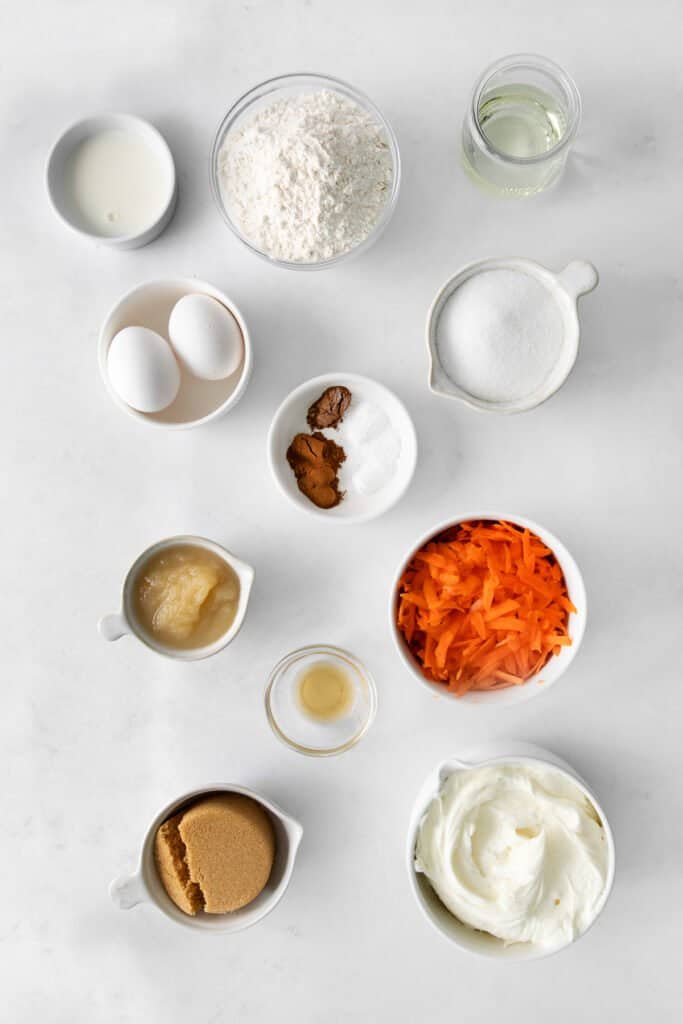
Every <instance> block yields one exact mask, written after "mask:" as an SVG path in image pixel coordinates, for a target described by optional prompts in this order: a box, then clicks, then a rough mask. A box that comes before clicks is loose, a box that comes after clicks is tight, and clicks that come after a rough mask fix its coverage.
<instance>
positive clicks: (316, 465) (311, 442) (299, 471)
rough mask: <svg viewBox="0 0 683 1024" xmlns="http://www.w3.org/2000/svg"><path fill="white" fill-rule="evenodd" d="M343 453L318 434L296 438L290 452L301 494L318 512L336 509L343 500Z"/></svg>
mask: <svg viewBox="0 0 683 1024" xmlns="http://www.w3.org/2000/svg"><path fill="white" fill-rule="evenodd" d="M345 459H346V454H345V452H344V449H343V448H342V447H341V446H340V445H338V444H335V442H334V441H330V440H328V438H326V437H325V436H324V435H323V434H321V433H320V432H319V431H316V432H315V433H313V434H297V435H296V437H295V438H294V440H293V441H292V443H291V444H290V446H289V448H288V449H287V462H288V463H289V465H290V466H291V468H292V470H293V472H294V475H295V477H296V482H297V484H298V487H299V490H300V491H301V493H302V494H305V495H306V497H307V498H308V499H309V501H312V502H313V504H314V505H317V506H318V508H334V506H335V505H338V504H339V502H340V501H341V500H342V498H343V497H344V493H343V491H341V490H340V489H339V467H340V466H341V464H342V462H344V460H345Z"/></svg>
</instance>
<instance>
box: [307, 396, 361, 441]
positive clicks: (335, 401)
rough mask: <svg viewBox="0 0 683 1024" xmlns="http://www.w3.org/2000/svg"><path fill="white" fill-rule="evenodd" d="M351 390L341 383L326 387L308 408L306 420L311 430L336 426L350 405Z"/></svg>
mask: <svg viewBox="0 0 683 1024" xmlns="http://www.w3.org/2000/svg"><path fill="white" fill-rule="evenodd" d="M351 397H352V396H351V392H350V391H349V389H348V388H345V387H342V386H341V385H338V386H335V387H331V388H327V390H326V391H323V393H322V395H321V396H320V398H319V399H318V400H317V401H316V402H314V403H313V405H312V406H311V407H310V409H309V410H308V415H307V416H306V422H307V423H308V425H309V427H310V428H311V430H321V429H324V428H325V427H337V426H339V424H340V423H341V421H342V420H343V419H344V413H345V412H346V410H347V409H348V407H349V406H350V405H351Z"/></svg>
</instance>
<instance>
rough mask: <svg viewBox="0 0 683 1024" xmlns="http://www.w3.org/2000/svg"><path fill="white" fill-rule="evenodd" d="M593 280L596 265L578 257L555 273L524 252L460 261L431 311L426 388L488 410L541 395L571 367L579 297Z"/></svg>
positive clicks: (528, 404) (531, 404)
mask: <svg viewBox="0 0 683 1024" xmlns="http://www.w3.org/2000/svg"><path fill="white" fill-rule="evenodd" d="M597 284H598V272H597V270H596V269H595V267H594V266H593V265H592V264H591V263H586V262H584V261H581V260H577V261H575V262H572V263H570V264H569V265H568V266H567V267H565V269H564V270H563V271H561V272H560V273H559V274H554V273H552V271H550V270H547V269H546V268H545V267H542V266H541V265H540V264H539V263H534V262H533V261H532V260H526V259H489V260H481V261H479V262H477V263H470V264H468V265H467V266H465V267H463V268H462V270H460V271H459V272H458V273H457V274H455V275H454V276H453V277H451V278H450V279H449V280H448V281H447V282H446V284H445V285H444V286H443V287H442V288H441V290H440V291H439V293H438V295H437V296H436V298H435V299H434V302H433V303H432V306H431V309H430V311H429V316H428V319H427V344H428V347H429V356H430V369H429V387H430V388H431V390H432V391H433V392H434V393H435V394H437V395H442V396H443V397H445V398H459V399H460V401H462V402H465V404H466V405H469V406H472V407H473V408H475V409H482V410H485V411H488V412H503V413H514V412H524V411H526V410H528V409H533V408H535V407H536V406H537V405H540V404H541V403H542V402H545V401H546V400H547V399H548V398H550V397H551V395H554V394H555V392H556V391H557V390H559V388H560V387H562V385H563V384H564V382H565V381H566V379H567V377H568V376H569V374H570V373H571V370H572V367H573V366H574V363H575V361H576V357H577V355H578V351H579V336H580V328H579V316H578V308H577V303H578V299H579V297H580V296H581V295H585V294H586V293H587V292H590V291H592V290H593V289H594V288H595V287H596V286H597Z"/></svg>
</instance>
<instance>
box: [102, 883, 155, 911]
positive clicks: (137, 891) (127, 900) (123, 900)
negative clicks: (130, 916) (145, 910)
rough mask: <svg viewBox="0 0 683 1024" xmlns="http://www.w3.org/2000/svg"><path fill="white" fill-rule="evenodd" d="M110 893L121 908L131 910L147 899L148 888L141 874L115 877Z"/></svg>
mask: <svg viewBox="0 0 683 1024" xmlns="http://www.w3.org/2000/svg"><path fill="white" fill-rule="evenodd" d="M109 895H110V896H111V898H112V900H113V901H114V903H115V904H116V906H117V907H118V908H119V910H130V908H131V907H136V906H137V905H138V903H144V902H145V901H146V900H147V890H146V889H145V886H144V883H143V881H142V878H141V876H140V875H139V874H138V875H122V876H121V877H120V878H115V879H114V881H113V882H112V883H111V885H110V886H109Z"/></svg>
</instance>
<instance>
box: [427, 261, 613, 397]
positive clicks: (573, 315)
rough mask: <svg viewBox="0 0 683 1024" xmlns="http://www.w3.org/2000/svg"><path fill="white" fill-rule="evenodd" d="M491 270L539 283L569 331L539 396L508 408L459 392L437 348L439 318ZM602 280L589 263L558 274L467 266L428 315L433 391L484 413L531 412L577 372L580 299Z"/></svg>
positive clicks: (519, 266) (534, 267) (515, 265)
mask: <svg viewBox="0 0 683 1024" xmlns="http://www.w3.org/2000/svg"><path fill="white" fill-rule="evenodd" d="M490 270H514V271H517V272H518V273H524V274H528V275H530V276H531V277H533V278H535V279H536V280H537V281H538V282H539V283H540V284H541V285H543V287H544V288H545V289H546V290H547V291H548V293H549V294H550V295H551V296H552V298H553V300H554V301H555V303H556V305H557V308H558V311H559V313H560V316H561V318H562V323H563V325H564V338H563V344H562V350H561V352H560V356H559V358H558V361H557V363H556V364H555V368H554V370H553V372H552V373H551V374H550V376H549V377H548V379H547V380H546V381H545V382H544V383H543V386H542V387H541V388H540V389H539V390H537V391H535V392H533V393H531V394H529V395H526V396H524V397H523V398H520V399H515V400H513V401H509V402H489V401H485V400H484V399H482V398H478V397H476V396H475V395H471V394H469V392H467V391H465V390H463V389H462V388H461V387H459V385H458V383H457V381H454V380H453V379H452V378H451V377H449V376H448V374H447V373H446V371H445V370H444V368H443V366H442V365H441V359H440V357H439V347H438V344H437V337H436V335H437V325H438V322H439V317H440V316H441V312H442V310H443V308H444V306H445V304H446V302H447V301H448V299H449V298H450V297H451V295H452V294H453V292H454V291H455V290H456V289H457V288H459V287H460V285H462V284H464V283H465V281H467V280H469V279H470V278H472V277H474V276H475V275H477V274H481V273H484V272H485V271H490ZM598 280H599V278H598V272H597V270H596V269H595V267H594V266H593V265H592V263H586V262H585V261H583V260H576V261H574V262H573V263H569V264H568V265H567V266H566V267H565V268H564V270H562V271H561V272H560V273H559V274H554V273H553V272H552V271H551V270H547V269H546V268H545V267H543V266H541V264H540V263H534V261H533V260H525V259H509V260H506V259H490V260H479V261H478V262H476V263H468V264H467V265H466V266H464V267H463V268H462V269H461V270H459V271H458V273H457V274H454V275H453V276H452V277H450V278H449V279H448V280H447V281H446V283H445V284H444V285H443V286H442V288H441V289H440V290H439V292H438V293H437V296H436V298H435V299H434V301H433V302H432V305H431V307H430V310H429V313H428V315H427V348H428V351H429V387H430V389H431V390H432V391H433V392H434V394H435V395H441V396H442V397H443V398H458V399H459V400H460V401H461V402H464V403H465V405H469V406H471V407H472V408H473V409H480V410H483V411H485V412H502V413H515V412H526V411H528V410H529V409H534V408H535V407H536V406H537V405H541V404H542V403H543V402H545V401H547V400H548V399H549V398H550V397H551V396H552V395H554V394H555V392H556V391H558V390H559V389H560V388H561V387H562V385H563V384H564V382H565V381H566V379H567V377H568V376H569V374H570V373H571V371H572V368H573V366H574V363H575V362H576V357H577V355H578V353H579V337H580V327H579V314H578V305H577V303H578V299H579V297H580V296H581V295H585V294H587V293H588V292H591V291H593V289H594V288H596V287H597V284H598Z"/></svg>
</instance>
